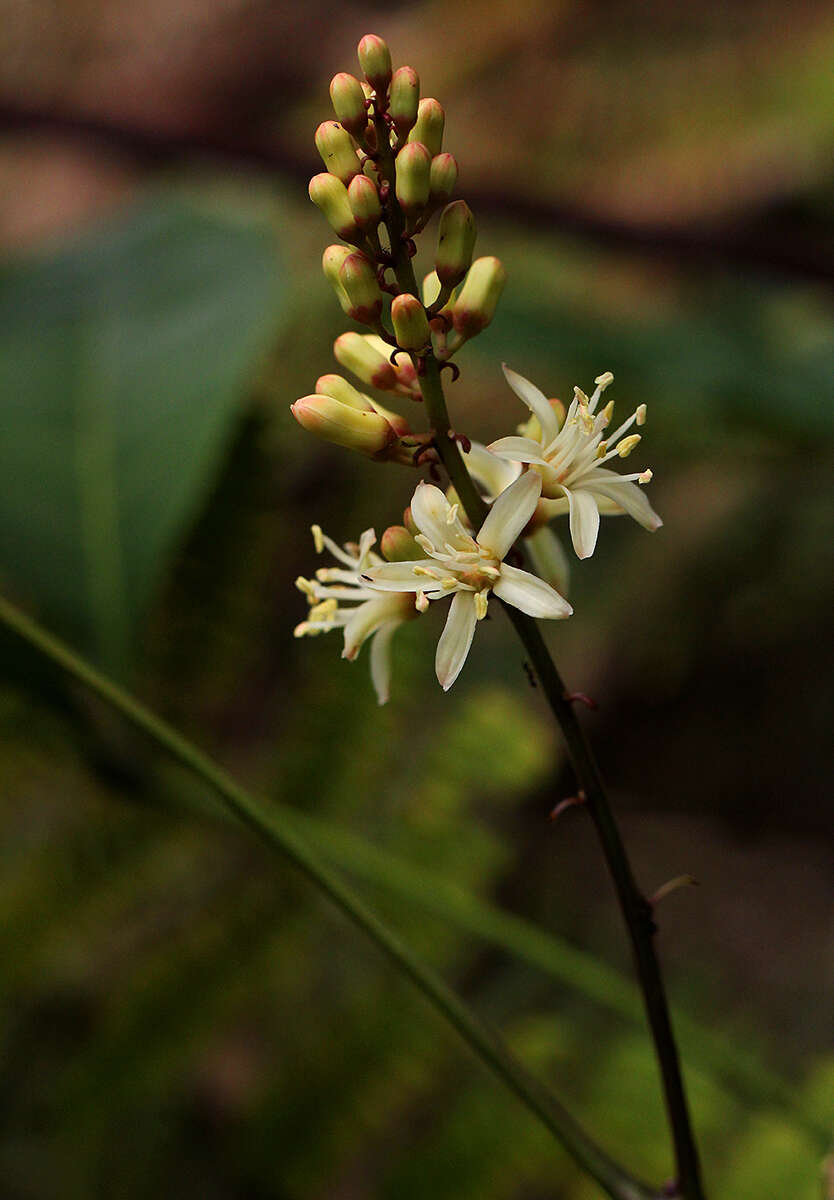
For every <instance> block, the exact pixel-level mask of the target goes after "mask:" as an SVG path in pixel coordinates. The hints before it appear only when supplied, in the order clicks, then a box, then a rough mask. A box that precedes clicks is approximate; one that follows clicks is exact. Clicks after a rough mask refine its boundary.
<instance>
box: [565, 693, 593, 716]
mask: <svg viewBox="0 0 834 1200" xmlns="http://www.w3.org/2000/svg"><path fill="white" fill-rule="evenodd" d="M565 699H566V700H567V702H568V704H575V703H576V702H577V701H579V703H580V704H584V705H585V707H586V708H590V709H591V711H592V712H596V711H597V709H598V708H599V705H598V704H597V702H596V700H592V699H591V697H590V696H586V695H585V693H584V692H566V693H565Z"/></svg>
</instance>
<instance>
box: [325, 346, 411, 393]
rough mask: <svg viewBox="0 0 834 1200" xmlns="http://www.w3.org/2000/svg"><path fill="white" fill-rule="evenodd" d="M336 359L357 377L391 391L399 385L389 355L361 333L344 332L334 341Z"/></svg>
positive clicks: (380, 388)
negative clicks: (382, 352)
mask: <svg viewBox="0 0 834 1200" xmlns="http://www.w3.org/2000/svg"><path fill="white" fill-rule="evenodd" d="M333 353H334V354H335V355H336V361H337V362H338V363H339V364H340V365H341V366H343V367H344V368H345V370H347V371H352V372H353V374H354V375H355V376H356V377H357V379H361V380H362V382H363V383H368V384H370V385H371V386H372V387H376V388H379V390H380V391H382V392H390V391H393V389H394V388H395V387H396V386H397V375H396V372H395V371H394V368H393V367H392V366H391V363H390V362H389V361H388V359H387V357H386V356H385V355H383V354H381V353H380V351H379V350H377V349H376V348H375V347H374V346H373V345H372V344H371V343H370V341H369V339H368V338H366V337H363V336H362V334H361V333H343V334H341V335H340V336H339V337H337V338H336V341H335V342H334V343H333Z"/></svg>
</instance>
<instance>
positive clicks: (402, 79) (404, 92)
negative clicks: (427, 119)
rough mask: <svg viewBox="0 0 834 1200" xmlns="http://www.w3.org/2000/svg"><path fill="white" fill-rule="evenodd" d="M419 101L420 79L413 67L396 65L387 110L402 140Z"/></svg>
mask: <svg viewBox="0 0 834 1200" xmlns="http://www.w3.org/2000/svg"><path fill="white" fill-rule="evenodd" d="M419 103H420V80H419V77H418V75H417V72H416V71H415V70H414V68H413V67H398V68H397V70H396V71H395V72H394V77H393V79H392V80H391V91H390V99H389V101H388V111H389V112H390V114H391V119H392V120H393V122H394V128H395V129H396V131H397V137H398V138H399V139H400V141H403V140H404V139H405V138H406V137H407V135H408V132H409V130H410V129H411V128H412V127H413V125H414V122H415V121H416V120H417V109H418V106H419Z"/></svg>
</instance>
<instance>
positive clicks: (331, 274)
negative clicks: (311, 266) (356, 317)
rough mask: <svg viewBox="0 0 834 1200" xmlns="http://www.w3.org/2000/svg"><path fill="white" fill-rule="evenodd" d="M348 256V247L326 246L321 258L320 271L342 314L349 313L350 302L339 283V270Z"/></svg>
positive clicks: (349, 251) (349, 252)
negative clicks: (334, 295)
mask: <svg viewBox="0 0 834 1200" xmlns="http://www.w3.org/2000/svg"><path fill="white" fill-rule="evenodd" d="M350 254H351V250H350V248H349V247H348V246H328V247H327V249H326V250H325V251H324V253H323V254H322V256H321V269H322V271H324V275H325V278H326V279H327V281H328V282H329V283H330V284H331V285H332V287H333V290H334V291H335V293H336V296H337V298H338V300H339V303H340V304H341V306H342V312H344V313H349V312H350V301H349V300H348V298H347V296H346V295H345V289H344V288H343V287H342V285H341V283H340V281H339V270H340V269H341V266H342V263H343V262H344V261H345V259H346V258H348V257H349V256H350Z"/></svg>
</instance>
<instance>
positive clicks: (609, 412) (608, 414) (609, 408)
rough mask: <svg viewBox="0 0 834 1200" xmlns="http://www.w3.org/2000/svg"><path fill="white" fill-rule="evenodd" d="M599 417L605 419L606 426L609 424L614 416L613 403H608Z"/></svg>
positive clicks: (610, 401)
mask: <svg viewBox="0 0 834 1200" xmlns="http://www.w3.org/2000/svg"><path fill="white" fill-rule="evenodd" d="M600 416H601V417H604V418H605V424H606V425H608V424H610V422H611V418H612V417H613V416H614V401H613V400H609V401H608V403H607V404H606V406H605V408H604V409H603V410H602V412H601V413H600Z"/></svg>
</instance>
